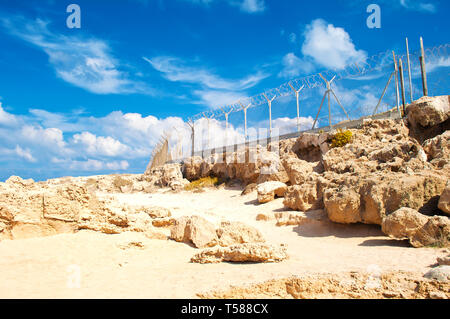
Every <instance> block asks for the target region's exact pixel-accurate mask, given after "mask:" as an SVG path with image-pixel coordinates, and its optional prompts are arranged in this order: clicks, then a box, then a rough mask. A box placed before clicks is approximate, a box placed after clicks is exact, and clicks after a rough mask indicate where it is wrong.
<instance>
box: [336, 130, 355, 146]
mask: <svg viewBox="0 0 450 319" xmlns="http://www.w3.org/2000/svg"><path fill="white" fill-rule="evenodd" d="M352 138H353V133H352V132H351V131H349V130H346V131H343V130H342V129H339V130H338V132H337V133H336V134H335V135H334V136H333V139H332V140H331V148H335V147H342V146H344V145H347V144H348V143H350V142H351V141H352Z"/></svg>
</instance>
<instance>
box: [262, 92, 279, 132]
mask: <svg viewBox="0 0 450 319" xmlns="http://www.w3.org/2000/svg"><path fill="white" fill-rule="evenodd" d="M263 95H264V97H265V98H266V100H267V104H269V135H270V137H272V102H273V100H275V98H276V97H277V96H276V95H275V96H274V97H273V98H272V99H269V98H268V97H267V95H266V93H263Z"/></svg>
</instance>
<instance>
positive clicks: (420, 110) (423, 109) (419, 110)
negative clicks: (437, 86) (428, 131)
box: [406, 95, 450, 127]
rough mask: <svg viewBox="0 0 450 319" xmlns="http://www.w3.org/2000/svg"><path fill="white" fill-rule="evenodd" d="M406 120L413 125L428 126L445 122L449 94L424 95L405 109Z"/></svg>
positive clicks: (448, 107) (447, 115)
mask: <svg viewBox="0 0 450 319" xmlns="http://www.w3.org/2000/svg"><path fill="white" fill-rule="evenodd" d="M406 114H407V116H408V121H409V123H411V124H412V125H413V126H416V125H417V124H419V125H420V126H422V127H430V126H435V125H438V124H441V123H443V122H445V121H446V120H447V119H448V118H449V116H450V96H448V95H443V96H435V97H430V96H424V97H421V98H420V99H419V100H417V101H414V103H412V104H410V105H409V106H408V107H407V109H406Z"/></svg>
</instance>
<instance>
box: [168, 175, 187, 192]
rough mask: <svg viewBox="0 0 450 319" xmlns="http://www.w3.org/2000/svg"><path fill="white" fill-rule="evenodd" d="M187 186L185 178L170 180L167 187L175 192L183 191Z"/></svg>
mask: <svg viewBox="0 0 450 319" xmlns="http://www.w3.org/2000/svg"><path fill="white" fill-rule="evenodd" d="M187 185H189V181H188V180H187V179H185V178H183V179H176V180H171V181H169V183H168V186H169V187H170V188H171V189H172V190H174V191H176V190H182V189H184V188H185V187H186V186H187Z"/></svg>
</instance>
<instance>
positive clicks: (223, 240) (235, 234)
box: [217, 222, 265, 247]
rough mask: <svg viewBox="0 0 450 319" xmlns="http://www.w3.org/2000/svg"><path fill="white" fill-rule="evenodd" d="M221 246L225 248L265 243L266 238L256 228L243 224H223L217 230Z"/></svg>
mask: <svg viewBox="0 0 450 319" xmlns="http://www.w3.org/2000/svg"><path fill="white" fill-rule="evenodd" d="M217 236H218V238H219V245H220V246H223V247H227V246H231V245H236V244H245V243H263V242H265V239H264V237H263V236H262V235H261V233H260V232H259V231H258V230H257V229H256V228H254V227H251V226H248V225H246V224H244V223H241V222H222V224H221V225H220V228H219V229H217Z"/></svg>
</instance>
